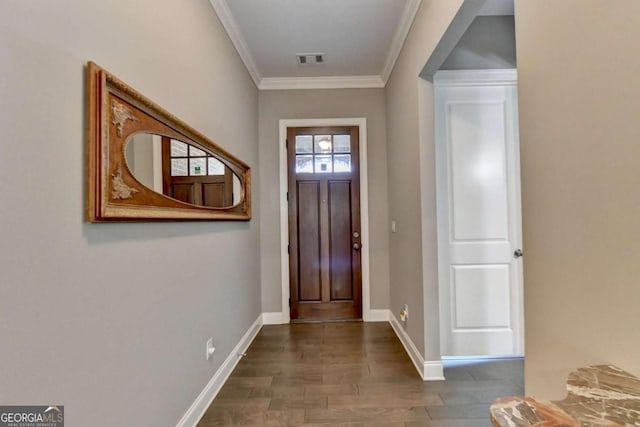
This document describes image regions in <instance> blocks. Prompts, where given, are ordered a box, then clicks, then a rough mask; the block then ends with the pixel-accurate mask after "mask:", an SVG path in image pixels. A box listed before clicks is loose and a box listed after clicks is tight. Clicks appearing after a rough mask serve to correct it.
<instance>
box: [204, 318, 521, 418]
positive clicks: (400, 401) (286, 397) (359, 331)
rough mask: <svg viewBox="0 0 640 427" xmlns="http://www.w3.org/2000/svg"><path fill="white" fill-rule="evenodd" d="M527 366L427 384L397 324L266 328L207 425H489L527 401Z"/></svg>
mask: <svg viewBox="0 0 640 427" xmlns="http://www.w3.org/2000/svg"><path fill="white" fill-rule="evenodd" d="M522 373H523V364H522V361H521V360H504V361H499V362H495V361H494V362H485V363H476V364H470V365H459V366H450V367H445V377H446V378H447V381H436V382H423V381H422V380H421V379H420V377H419V376H418V374H417V372H416V369H415V367H414V366H413V364H412V363H411V361H410V359H409V357H408V356H407V354H406V352H405V350H404V348H403V347H402V344H401V343H400V341H399V340H398V338H397V337H396V335H395V333H394V332H393V330H392V329H391V326H390V325H389V324H388V323H386V322H385V323H362V322H340V323H303V324H290V325H278V326H264V327H263V328H262V330H261V331H260V333H259V334H258V336H257V337H256V339H255V340H254V342H253V343H252V344H251V346H250V347H249V350H248V351H247V355H246V356H245V357H244V358H243V359H242V360H241V361H240V363H239V364H238V366H237V367H236V369H235V370H234V371H233V373H232V374H231V377H230V378H229V380H228V381H227V383H226V384H225V385H224V387H223V388H222V390H221V391H220V393H219V394H218V396H217V397H216V399H215V400H214V401H213V403H212V404H211V406H210V407H209V408H208V410H207V412H206V413H205V415H204V417H203V418H202V420H201V421H200V423H199V424H198V427H212V426H303V427H315V426H343V427H360V426H363V427H364V426H367V427H377V426H385V427H396V426H398V427H400V426H402V427H414V426H427V427H489V426H491V423H490V421H489V418H488V417H489V403H490V402H492V401H493V400H494V399H495V398H496V397H499V396H505V395H522V393H523V390H522Z"/></svg>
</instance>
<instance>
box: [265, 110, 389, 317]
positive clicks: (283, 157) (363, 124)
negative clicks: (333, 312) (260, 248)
mask: <svg viewBox="0 0 640 427" xmlns="http://www.w3.org/2000/svg"><path fill="white" fill-rule="evenodd" d="M314 126H316V127H317V126H358V128H359V131H360V132H359V133H360V152H359V155H360V215H361V234H362V320H364V321H365V322H375V321H385V320H388V314H387V310H371V301H370V288H369V286H370V268H369V188H368V185H367V184H368V179H367V177H368V174H367V119H366V118H363V117H361V118H340V119H283V120H280V137H279V142H278V147H279V156H280V164H279V168H280V183H279V184H280V259H281V264H280V270H281V277H282V312H280V313H277V312H276V313H265V314H264V321H265V324H282V323H289V321H290V318H289V294H290V292H289V253H288V250H287V245H288V243H289V208H288V204H287V149H286V139H287V128H288V127H314Z"/></svg>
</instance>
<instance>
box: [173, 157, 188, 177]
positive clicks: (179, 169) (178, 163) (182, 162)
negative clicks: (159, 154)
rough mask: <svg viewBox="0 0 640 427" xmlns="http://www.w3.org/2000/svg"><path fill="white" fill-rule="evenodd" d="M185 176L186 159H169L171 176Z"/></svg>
mask: <svg viewBox="0 0 640 427" xmlns="http://www.w3.org/2000/svg"><path fill="white" fill-rule="evenodd" d="M187 175H189V174H188V173H187V159H171V176H187Z"/></svg>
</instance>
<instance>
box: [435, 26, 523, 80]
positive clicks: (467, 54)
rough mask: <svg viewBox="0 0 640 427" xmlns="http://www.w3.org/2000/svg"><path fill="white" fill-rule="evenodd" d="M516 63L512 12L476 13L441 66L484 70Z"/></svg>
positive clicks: (511, 65)
mask: <svg viewBox="0 0 640 427" xmlns="http://www.w3.org/2000/svg"><path fill="white" fill-rule="evenodd" d="M516 66H517V64H516V36H515V24H514V18H513V16H509V15H505V16H478V17H476V18H475V19H474V20H473V22H472V23H471V25H470V26H469V28H468V29H467V31H466V32H465V33H464V35H463V36H462V38H461V39H460V41H459V42H458V44H457V45H456V47H455V48H454V49H453V51H452V52H451V53H450V54H449V56H448V57H447V59H446V60H445V62H444V63H443V64H442V66H441V67H440V69H441V70H483V69H501V68H516Z"/></svg>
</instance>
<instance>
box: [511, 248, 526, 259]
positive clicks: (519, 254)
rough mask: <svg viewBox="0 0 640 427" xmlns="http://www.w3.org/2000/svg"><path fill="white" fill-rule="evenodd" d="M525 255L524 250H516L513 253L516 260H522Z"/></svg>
mask: <svg viewBox="0 0 640 427" xmlns="http://www.w3.org/2000/svg"><path fill="white" fill-rule="evenodd" d="M523 255H524V254H523V253H522V249H516V250H515V251H513V257H514V258H521V257H522V256H523Z"/></svg>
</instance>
